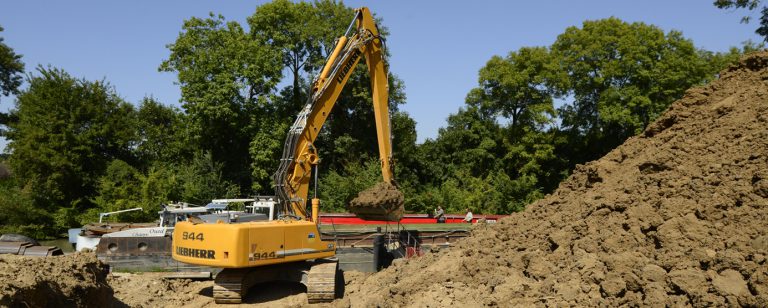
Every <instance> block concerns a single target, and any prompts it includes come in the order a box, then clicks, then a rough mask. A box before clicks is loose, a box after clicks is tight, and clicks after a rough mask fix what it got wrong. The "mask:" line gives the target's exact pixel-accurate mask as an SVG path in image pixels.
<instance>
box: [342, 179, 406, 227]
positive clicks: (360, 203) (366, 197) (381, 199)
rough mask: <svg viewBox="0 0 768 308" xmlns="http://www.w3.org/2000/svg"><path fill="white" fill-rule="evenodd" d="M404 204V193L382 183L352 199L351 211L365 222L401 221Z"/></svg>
mask: <svg viewBox="0 0 768 308" xmlns="http://www.w3.org/2000/svg"><path fill="white" fill-rule="evenodd" d="M403 203H404V202H403V193H402V192H400V190H398V189H397V187H395V186H394V185H392V184H390V183H387V182H380V183H378V184H376V185H374V186H373V187H371V188H369V189H366V190H364V191H362V192H360V193H359V194H358V195H357V197H356V198H355V199H352V201H351V202H350V203H349V211H350V212H352V213H353V214H355V215H357V217H360V218H361V219H364V220H384V221H400V219H401V218H402V217H403V211H404V207H403Z"/></svg>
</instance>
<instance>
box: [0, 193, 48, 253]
mask: <svg viewBox="0 0 768 308" xmlns="http://www.w3.org/2000/svg"><path fill="white" fill-rule="evenodd" d="M0 196H2V198H0V234H2V233H18V234H24V235H26V236H30V237H33V238H46V237H47V236H48V235H50V234H55V230H53V228H51V227H52V226H53V220H54V219H53V217H52V215H50V213H49V212H47V211H45V210H43V209H41V208H38V207H36V206H35V205H34V200H33V198H32V193H31V192H30V190H29V189H24V188H20V187H19V185H18V184H17V183H14V181H12V180H10V179H5V180H0Z"/></svg>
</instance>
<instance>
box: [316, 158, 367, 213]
mask: <svg viewBox="0 0 768 308" xmlns="http://www.w3.org/2000/svg"><path fill="white" fill-rule="evenodd" d="M380 181H381V165H380V164H379V161H378V159H376V160H373V159H372V160H369V161H367V162H366V163H364V164H356V163H352V164H348V165H346V166H345V168H344V169H343V170H341V171H337V170H331V171H329V172H328V173H327V174H325V175H322V176H321V178H320V183H319V185H320V187H321V188H322V189H321V190H319V191H318V195H319V197H320V200H322V204H321V210H322V211H324V212H346V211H347V205H348V204H349V202H350V201H352V199H354V198H355V197H356V196H357V194H358V193H359V192H361V191H363V190H365V189H367V188H370V187H372V186H373V185H375V184H376V183H377V182H380ZM311 194H313V191H310V195H311Z"/></svg>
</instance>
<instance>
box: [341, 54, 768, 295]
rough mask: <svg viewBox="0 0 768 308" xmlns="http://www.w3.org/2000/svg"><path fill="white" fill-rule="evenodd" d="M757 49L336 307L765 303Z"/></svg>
mask: <svg viewBox="0 0 768 308" xmlns="http://www.w3.org/2000/svg"><path fill="white" fill-rule="evenodd" d="M766 79H768V52H762V53H758V54H753V55H750V56H748V57H745V58H743V59H742V60H741V62H740V64H739V65H737V66H734V67H731V68H730V69H727V70H725V71H723V72H722V73H721V78H720V79H719V80H717V81H715V82H712V83H711V84H709V85H707V86H704V87H701V88H695V89H691V90H689V91H688V92H687V93H686V95H685V96H684V98H683V99H681V100H679V101H677V102H675V103H674V104H673V105H672V106H671V107H670V108H669V110H668V111H667V112H666V113H665V114H664V115H663V116H661V117H660V118H659V119H658V120H657V121H656V122H655V123H653V124H652V125H650V126H649V128H648V129H647V130H646V131H645V132H644V133H643V134H641V135H639V136H636V137H633V138H630V139H629V140H627V141H626V142H625V143H624V144H623V145H622V146H620V147H618V148H617V149H615V150H613V151H611V152H610V153H609V154H608V155H606V156H605V157H603V158H601V159H600V160H597V161H594V162H590V163H588V164H586V165H580V166H578V167H577V168H576V170H575V171H574V174H573V175H572V176H571V177H569V178H568V179H567V180H566V181H564V182H563V183H562V184H561V185H560V187H559V188H558V189H557V190H556V191H555V192H554V193H553V194H551V195H549V196H547V197H546V198H544V199H543V200H540V201H538V202H536V203H534V204H531V205H529V206H528V208H527V209H526V210H525V211H524V212H521V213H518V214H514V215H512V216H511V217H509V218H507V219H503V220H501V221H500V222H499V223H498V224H496V225H493V226H488V227H477V228H475V229H474V230H473V233H474V234H473V235H474V236H473V237H471V238H467V239H466V240H464V241H461V242H459V243H458V245H457V246H456V247H454V248H453V249H450V250H448V251H444V252H438V253H432V254H427V255H426V256H424V257H421V258H417V259H411V260H409V261H408V262H404V263H400V264H397V265H395V266H392V267H390V268H388V269H386V270H384V271H382V272H380V273H378V274H375V275H371V276H368V277H364V278H361V279H359V280H358V281H353V282H352V283H350V285H348V286H347V288H346V296H345V298H344V299H342V300H338V301H337V302H336V303H335V305H336V306H350V305H351V306H353V307H365V306H414V307H422V306H423V307H435V306H456V307H462V306H477V305H487V306H493V305H499V306H519V305H525V306H531V305H536V306H618V305H632V306H665V305H666V306H758V307H766V306H768V264H766V254H768V224H766V221H768V84H766V82H765V80H766Z"/></svg>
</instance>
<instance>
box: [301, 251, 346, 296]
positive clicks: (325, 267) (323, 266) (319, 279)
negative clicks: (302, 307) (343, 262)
mask: <svg viewBox="0 0 768 308" xmlns="http://www.w3.org/2000/svg"><path fill="white" fill-rule="evenodd" d="M338 265H339V262H337V261H329V262H325V263H315V264H314V265H313V266H312V268H310V270H309V275H308V276H307V282H306V283H305V284H304V285H306V286H307V302H309V303H310V304H314V303H327V302H331V301H333V299H334V298H335V296H336V277H337V276H336V271H337V270H338Z"/></svg>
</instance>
